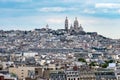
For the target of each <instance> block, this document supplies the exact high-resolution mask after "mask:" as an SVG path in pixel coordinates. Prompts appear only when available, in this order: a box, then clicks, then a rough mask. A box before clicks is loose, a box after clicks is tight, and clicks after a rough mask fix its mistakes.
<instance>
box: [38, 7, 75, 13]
mask: <svg viewBox="0 0 120 80" xmlns="http://www.w3.org/2000/svg"><path fill="white" fill-rule="evenodd" d="M72 10H77V8H66V7H43V8H40V9H38V11H41V12H64V11H72Z"/></svg>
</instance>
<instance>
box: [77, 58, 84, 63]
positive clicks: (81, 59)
mask: <svg viewBox="0 0 120 80" xmlns="http://www.w3.org/2000/svg"><path fill="white" fill-rule="evenodd" d="M78 61H80V62H86V60H85V59H83V58H79V59H78Z"/></svg>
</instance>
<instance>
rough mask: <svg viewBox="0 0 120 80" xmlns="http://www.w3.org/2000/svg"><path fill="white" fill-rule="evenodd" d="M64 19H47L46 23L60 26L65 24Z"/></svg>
mask: <svg viewBox="0 0 120 80" xmlns="http://www.w3.org/2000/svg"><path fill="white" fill-rule="evenodd" d="M63 21H64V19H62V18H61V19H60V18H59V19H58V18H50V19H47V20H46V22H48V23H57V24H60V23H63Z"/></svg>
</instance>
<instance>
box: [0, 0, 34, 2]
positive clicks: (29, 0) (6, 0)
mask: <svg viewBox="0 0 120 80" xmlns="http://www.w3.org/2000/svg"><path fill="white" fill-rule="evenodd" d="M31 1H32V0H0V2H31Z"/></svg>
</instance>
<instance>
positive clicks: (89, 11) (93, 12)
mask: <svg viewBox="0 0 120 80" xmlns="http://www.w3.org/2000/svg"><path fill="white" fill-rule="evenodd" d="M83 12H84V13H87V14H95V13H96V11H95V10H90V9H84V10H83Z"/></svg>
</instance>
